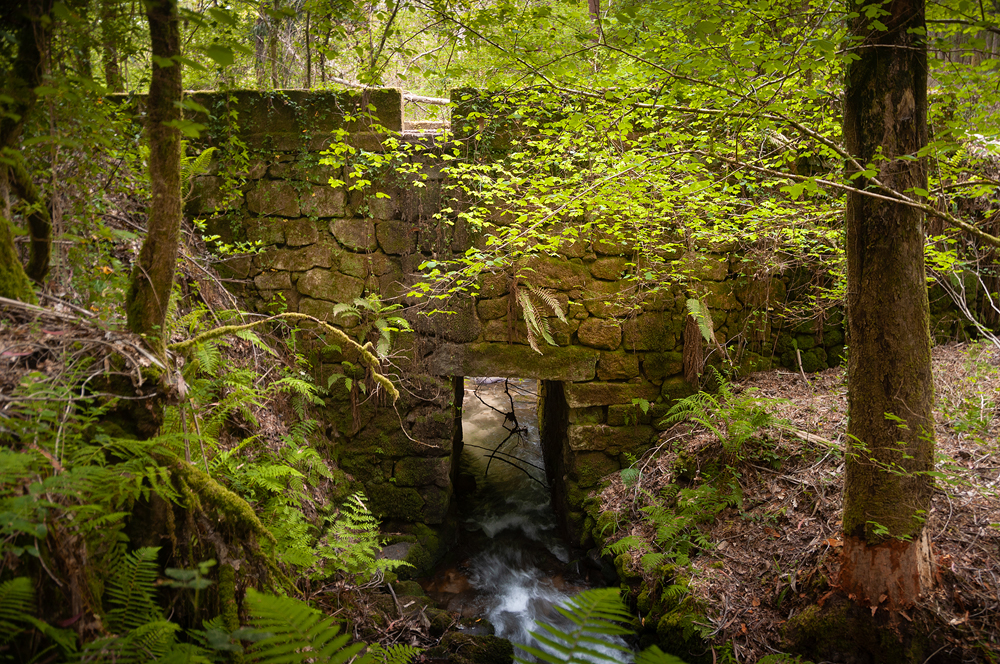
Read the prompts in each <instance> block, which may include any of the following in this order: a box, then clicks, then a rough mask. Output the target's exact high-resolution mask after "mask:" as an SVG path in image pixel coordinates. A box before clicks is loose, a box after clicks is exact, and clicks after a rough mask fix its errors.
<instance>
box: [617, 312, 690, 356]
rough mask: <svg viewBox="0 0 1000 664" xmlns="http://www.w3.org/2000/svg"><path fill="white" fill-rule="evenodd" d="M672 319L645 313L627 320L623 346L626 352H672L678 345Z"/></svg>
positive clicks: (623, 326)
mask: <svg viewBox="0 0 1000 664" xmlns="http://www.w3.org/2000/svg"><path fill="white" fill-rule="evenodd" d="M672 318H673V317H672V316H669V315H666V314H662V313H644V314H640V315H638V316H636V317H634V318H630V319H628V320H626V321H625V323H624V324H623V325H622V332H623V340H622V346H623V347H624V348H625V350H640V351H659V352H666V351H672V350H673V349H674V348H675V347H676V345H677V336H676V333H675V329H674V324H673V320H672Z"/></svg>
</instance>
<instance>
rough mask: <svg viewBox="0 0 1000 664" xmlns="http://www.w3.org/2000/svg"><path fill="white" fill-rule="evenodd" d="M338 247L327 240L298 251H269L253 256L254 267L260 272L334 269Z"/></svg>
mask: <svg viewBox="0 0 1000 664" xmlns="http://www.w3.org/2000/svg"><path fill="white" fill-rule="evenodd" d="M339 251H340V248H339V247H336V248H335V247H334V246H333V243H332V242H330V241H329V240H328V241H326V242H318V243H316V244H311V245H309V246H307V247H302V248H299V249H269V250H267V251H265V252H262V253H260V254H257V255H256V256H254V259H253V262H254V265H255V266H256V267H257V268H258V269H261V270H264V269H272V270H287V271H289V272H305V271H306V270H311V269H312V268H314V267H324V268H331V267H332V268H336V267H337V255H336V253H335V252H339Z"/></svg>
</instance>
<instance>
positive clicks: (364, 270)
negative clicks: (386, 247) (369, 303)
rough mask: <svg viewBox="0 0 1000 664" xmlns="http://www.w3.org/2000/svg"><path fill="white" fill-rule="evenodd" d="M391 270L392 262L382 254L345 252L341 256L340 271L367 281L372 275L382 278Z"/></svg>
mask: <svg viewBox="0 0 1000 664" xmlns="http://www.w3.org/2000/svg"><path fill="white" fill-rule="evenodd" d="M390 269H392V261H390V260H389V257H388V256H386V255H385V254H383V253H381V252H375V253H372V254H355V253H351V252H345V253H344V254H342V255H341V256H340V271H341V272H343V273H344V274H346V275H348V276H351V277H357V278H358V279H367V278H368V277H369V276H371V275H375V276H376V277H381V276H382V275H383V274H386V273H387V272H389V271H390Z"/></svg>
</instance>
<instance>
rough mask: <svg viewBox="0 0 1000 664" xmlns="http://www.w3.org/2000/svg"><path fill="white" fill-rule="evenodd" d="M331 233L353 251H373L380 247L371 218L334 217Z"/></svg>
mask: <svg viewBox="0 0 1000 664" xmlns="http://www.w3.org/2000/svg"><path fill="white" fill-rule="evenodd" d="M330 233H332V234H333V237H335V238H337V242H339V243H340V244H342V245H343V246H344V247H345V248H346V249H349V250H351V251H360V252H366V253H367V252H372V251H375V250H376V249H377V248H378V240H377V239H376V237H375V224H374V222H372V221H371V220H370V219H334V220H333V221H332V222H330Z"/></svg>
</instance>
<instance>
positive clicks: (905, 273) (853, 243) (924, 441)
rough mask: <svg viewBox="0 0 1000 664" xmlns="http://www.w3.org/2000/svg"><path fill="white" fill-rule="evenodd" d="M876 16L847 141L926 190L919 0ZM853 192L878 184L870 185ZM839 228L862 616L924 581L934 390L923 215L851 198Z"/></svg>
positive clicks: (862, 29) (900, 183)
mask: <svg viewBox="0 0 1000 664" xmlns="http://www.w3.org/2000/svg"><path fill="white" fill-rule="evenodd" d="M883 8H885V9H887V10H888V12H889V15H888V16H882V17H880V18H879V20H880V21H882V23H884V24H885V25H886V26H888V29H887V30H883V31H879V30H876V29H874V28H870V27H869V23H871V19H866V18H865V17H864V16H862V17H860V18H857V19H855V20H854V24H853V25H852V33H853V36H854V38H855V39H856V43H857V46H858V48H856V50H855V52H856V53H857V54H858V56H859V57H860V59H858V60H855V61H853V62H851V63H850V65H849V66H848V69H847V89H846V96H845V101H844V138H845V141H846V144H847V149H848V150H849V152H850V153H851V154H852V155H853V156H854V158H855V159H856V161H857V162H858V163H859V164H860V165H862V166H865V167H867V165H869V164H871V166H870V169H871V170H875V171H877V172H878V175H877V177H878V178H879V180H880V182H881V184H882V185H884V186H886V187H888V188H891V189H894V190H895V191H898V192H907V191H910V190H912V189H913V188H914V187H917V188H921V189H926V188H927V174H926V170H925V165H924V162H923V160H920V159H915V157H916V156H917V153H918V151H919V150H920V149H921V148H922V147H924V145H926V143H927V57H926V44H925V41H924V37H923V36H922V35H923V34H924V32H923V28H924V0H890V2H889V3H888V4H886V5H883ZM914 30H916V32H914ZM880 155H881V156H880ZM900 157H910V159H901V158H900ZM854 184H855V186H856V187H858V188H859V189H865V188H871V187H872V186H873V183H872V182H871V180H869V179H867V178H865V177H858V178H857V179H855V180H854ZM908 195H911V196H912V195H915V194H912V193H910V194H908ZM846 225H847V313H848V333H849V343H850V353H849V357H848V377H847V385H848V405H849V409H850V420H849V424H848V430H847V432H848V444H847V450H846V477H845V481H844V519H843V524H844V550H843V554H842V567H841V573H840V585H841V588H842V589H843V590H844V592H846V593H848V594H849V595H851V596H853V598H854V599H855V600H856V601H858V602H859V603H861V604H864V605H865V606H871V607H875V606H882V607H883V608H900V607H905V606H908V605H910V604H912V603H913V602H914V601H915V600H916V599H917V597H918V596H919V595H920V594H921V593H922V592H923V591H925V590H926V589H927V588H928V587H929V585H930V583H931V557H930V547H929V545H928V541H927V535H926V533H925V532H924V528H923V524H924V519H925V517H926V515H927V511H928V510H929V509H930V499H931V492H932V490H933V482H932V479H931V477H930V476H929V475H928V474H927V473H928V471H930V470H931V469H932V468H933V457H934V425H933V415H932V412H931V409H932V406H933V400H934V386H933V378H932V376H931V342H930V333H929V309H928V300H927V285H926V282H925V279H924V253H923V248H924V232H923V214H922V213H921V212H919V211H918V210H915V209H913V208H910V207H907V206H905V205H899V204H895V203H892V202H890V201H886V200H882V199H876V198H872V197H867V196H864V195H863V194H860V193H853V192H852V193H850V194H849V195H848V199H847V213H846Z"/></svg>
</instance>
